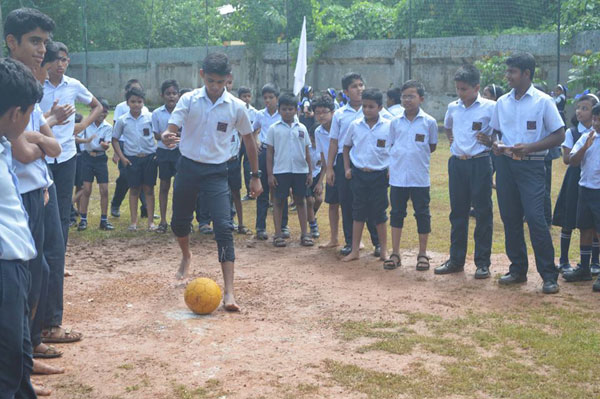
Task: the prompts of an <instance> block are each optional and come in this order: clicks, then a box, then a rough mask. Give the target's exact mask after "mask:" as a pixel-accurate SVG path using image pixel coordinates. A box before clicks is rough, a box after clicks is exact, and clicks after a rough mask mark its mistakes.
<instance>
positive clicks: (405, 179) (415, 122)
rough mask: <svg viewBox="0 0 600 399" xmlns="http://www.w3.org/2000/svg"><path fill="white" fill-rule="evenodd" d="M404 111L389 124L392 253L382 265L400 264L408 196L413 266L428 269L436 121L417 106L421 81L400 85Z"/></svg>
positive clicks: (422, 91) (422, 96) (422, 97)
mask: <svg viewBox="0 0 600 399" xmlns="http://www.w3.org/2000/svg"><path fill="white" fill-rule="evenodd" d="M401 91H402V105H403V106H404V112H403V113H402V114H401V115H400V116H398V117H396V118H394V119H393V120H392V123H391V127H390V138H389V141H388V143H387V145H388V146H389V147H390V148H389V151H390V169H389V170H390V186H392V187H391V189H390V203H391V205H392V210H391V212H390V225H391V226H392V254H391V255H390V261H392V262H386V264H385V265H384V267H385V268H386V269H388V270H391V269H394V268H396V267H398V266H400V265H401V259H400V239H401V238H402V228H403V227H404V218H406V207H407V204H408V200H409V199H410V200H411V201H412V204H413V209H414V211H415V219H417V232H418V234H419V253H418V255H417V266H416V269H417V270H419V271H425V270H428V269H429V256H427V239H428V237H429V233H431V214H430V212H429V201H430V195H429V191H430V190H429V189H430V186H431V182H430V178H429V163H430V159H431V153H433V152H434V151H435V149H436V147H437V135H438V127H437V122H436V120H435V119H434V118H433V117H432V116H430V115H429V114H427V113H426V112H425V111H423V109H421V104H422V103H423V101H424V100H425V88H424V87H423V84H422V83H421V82H418V81H416V80H409V81H407V82H405V83H404V84H403V85H402V88H401Z"/></svg>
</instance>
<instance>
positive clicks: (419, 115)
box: [400, 107, 425, 121]
mask: <svg viewBox="0 0 600 399" xmlns="http://www.w3.org/2000/svg"><path fill="white" fill-rule="evenodd" d="M424 114H425V111H423V108H421V107H419V112H417V116H415V119H413V121H416V120H417V119H418V118H422V117H423V115H424ZM400 118H404V119H406V120H407V121H408V118H407V117H406V110H404V111H402V115H401V116H400Z"/></svg>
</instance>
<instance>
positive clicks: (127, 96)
mask: <svg viewBox="0 0 600 399" xmlns="http://www.w3.org/2000/svg"><path fill="white" fill-rule="evenodd" d="M133 96H136V97H140V98H142V99H145V98H146V93H144V91H143V90H140V89H138V88H137V87H132V88H131V89H129V90H127V93H125V100H127V101H129V99H130V98H131V97H133Z"/></svg>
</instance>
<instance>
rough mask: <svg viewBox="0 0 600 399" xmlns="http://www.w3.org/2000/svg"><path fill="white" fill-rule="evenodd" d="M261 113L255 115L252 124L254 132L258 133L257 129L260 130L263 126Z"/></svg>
mask: <svg viewBox="0 0 600 399" xmlns="http://www.w3.org/2000/svg"><path fill="white" fill-rule="evenodd" d="M260 115H261V113H260V111H259V112H257V113H256V115H254V123H252V131H253V132H254V131H256V130H257V129H260V127H261V125H260V119H261V118H260Z"/></svg>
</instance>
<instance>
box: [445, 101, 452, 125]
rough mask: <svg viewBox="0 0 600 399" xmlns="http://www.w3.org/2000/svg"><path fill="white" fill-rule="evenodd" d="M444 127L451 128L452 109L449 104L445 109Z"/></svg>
mask: <svg viewBox="0 0 600 399" xmlns="http://www.w3.org/2000/svg"><path fill="white" fill-rule="evenodd" d="M444 127H445V128H446V129H452V111H451V108H450V106H448V110H446V115H445V116H444Z"/></svg>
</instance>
